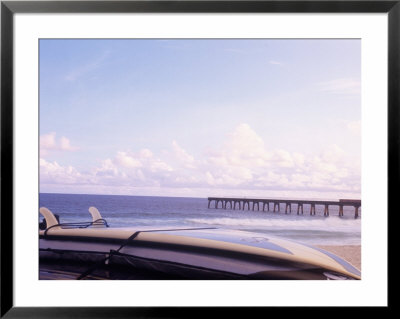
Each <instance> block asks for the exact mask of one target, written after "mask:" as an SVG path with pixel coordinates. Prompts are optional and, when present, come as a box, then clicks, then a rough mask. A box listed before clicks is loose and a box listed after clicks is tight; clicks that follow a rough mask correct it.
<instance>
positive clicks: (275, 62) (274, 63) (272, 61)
mask: <svg viewBox="0 0 400 319" xmlns="http://www.w3.org/2000/svg"><path fill="white" fill-rule="evenodd" d="M269 64H272V65H283V63H282V62H279V61H275V60H269Z"/></svg>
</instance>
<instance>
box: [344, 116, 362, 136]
mask: <svg viewBox="0 0 400 319" xmlns="http://www.w3.org/2000/svg"><path fill="white" fill-rule="evenodd" d="M347 128H348V130H350V132H352V133H353V134H354V135H356V136H361V120H358V121H352V122H348V123H347Z"/></svg>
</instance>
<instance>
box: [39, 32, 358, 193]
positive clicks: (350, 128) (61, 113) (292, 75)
mask: <svg viewBox="0 0 400 319" xmlns="http://www.w3.org/2000/svg"><path fill="white" fill-rule="evenodd" d="M39 72H40V88H39V90H40V103H39V104H40V105H39V112H40V123H39V124H40V133H39V134H40V138H39V143H40V192H45V193H78V194H115V195H140V196H178V197H180V196H183V197H208V196H238V197H243V196H246V197H251V196H257V197H271V196H275V197H280V198H288V197H291V198H325V199H328V198H329V199H338V198H361V92H360V90H361V42H360V40H356V39H355V40H347V39H346V40H339V39H338V40H335V39H325V40H324V39H309V40H307V39H304V40H301V39H121V40H116V39H109V40H100V39H99V40H95V39H76V40H73V39H41V40H40V64H39Z"/></svg>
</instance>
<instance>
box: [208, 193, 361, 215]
mask: <svg viewBox="0 0 400 319" xmlns="http://www.w3.org/2000/svg"><path fill="white" fill-rule="evenodd" d="M212 203H214V205H213V206H214V207H211V206H212V205H211V204H212ZM281 204H283V205H284V207H285V214H288V213H291V212H292V205H294V206H295V207H296V208H297V215H299V214H303V213H304V209H303V206H304V205H309V206H310V215H315V206H317V205H320V206H323V207H324V216H329V206H338V207H339V216H343V207H344V206H352V207H354V218H358V216H359V209H360V207H361V200H360V199H339V200H337V201H325V200H299V199H270V198H230V197H208V208H215V209H218V208H222V209H233V210H236V209H239V210H245V209H246V208H247V210H258V211H259V210H260V209H261V208H262V211H265V209H267V211H270V208H271V209H273V212H279V211H280V210H281ZM270 205H271V206H270Z"/></svg>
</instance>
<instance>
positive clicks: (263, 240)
mask: <svg viewBox="0 0 400 319" xmlns="http://www.w3.org/2000/svg"><path fill="white" fill-rule="evenodd" d="M39 211H40V213H41V214H42V216H43V217H44V218H45V219H46V223H47V228H46V229H45V230H39V243H40V245H39V246H40V252H39V257H40V259H41V260H43V261H46V262H49V261H52V262H53V264H54V261H57V263H58V264H62V263H65V264H69V263H71V262H78V263H79V265H80V266H81V265H82V264H85V263H86V264H87V265H92V264H99V267H100V268H102V269H103V268H104V267H105V266H106V267H111V265H112V266H115V267H116V268H117V267H120V268H121V267H122V266H123V267H122V268H124V269H125V270H124V272H127V273H129V272H133V273H135V272H136V271H137V270H138V269H139V270H146V271H147V273H146V275H148V276H150V278H151V276H153V275H154V276H156V277H158V276H160V275H161V274H164V275H166V277H168V278H169V277H170V276H172V277H173V278H175V277H178V278H180V276H181V277H182V279H192V278H195V279H236V278H238V279H324V280H326V279H361V273H360V271H359V270H358V269H357V268H355V267H354V266H353V265H351V264H350V263H348V262H347V261H345V260H343V259H342V258H340V257H338V256H336V255H334V254H332V253H329V252H327V251H324V250H321V249H318V248H315V247H312V246H308V245H304V244H301V243H297V242H293V241H289V240H286V239H283V238H279V237H274V236H267V235H265V234H257V233H252V232H246V231H239V230H229V229H219V228H214V227H207V228H185V227H180V228H167V227H166V228H161V229H154V228H151V227H126V228H113V227H107V226H108V225H107V224H106V222H104V223H99V221H104V219H103V218H102V216H101V213H100V212H99V211H98V209H97V208H95V207H90V208H89V212H90V214H91V217H92V218H91V221H90V222H83V223H73V224H62V223H61V224H59V223H58V222H57V219H56V218H55V216H54V214H53V213H52V212H51V211H50V210H49V209H47V208H45V207H41V208H40V210H39ZM92 266H93V265H92ZM86 272H88V270H86V271H85V272H84V273H86ZM89 274H90V271H89V273H88V274H87V275H89ZM81 275H82V274H81ZM81 275H80V276H78V278H79V277H82V276H81ZM80 279H82V278H80ZM147 279H148V278H147Z"/></svg>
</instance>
